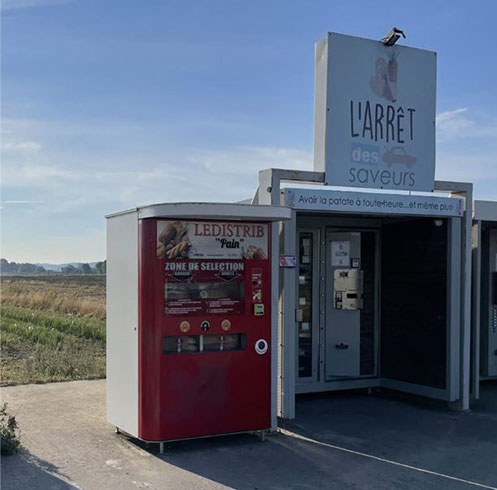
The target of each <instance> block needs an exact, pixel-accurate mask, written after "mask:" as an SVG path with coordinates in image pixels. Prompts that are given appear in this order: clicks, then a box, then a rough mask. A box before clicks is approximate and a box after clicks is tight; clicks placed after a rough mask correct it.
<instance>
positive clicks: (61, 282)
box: [1, 276, 105, 385]
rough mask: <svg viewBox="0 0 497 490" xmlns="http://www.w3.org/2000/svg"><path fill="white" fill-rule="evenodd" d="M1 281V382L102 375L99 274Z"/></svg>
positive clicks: (102, 301) (101, 283)
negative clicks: (96, 275)
mask: <svg viewBox="0 0 497 490" xmlns="http://www.w3.org/2000/svg"><path fill="white" fill-rule="evenodd" d="M2 279H3V280H2V298H1V313H2V316H1V333H2V335H1V384H2V385H7V384H18V383H33V382H47V381H64V380H73V379H91V378H102V377H105V283H104V279H103V278H88V277H84V276H83V277H81V276H75V277H71V278H67V277H55V278H54V277H48V278H40V277H36V278H34V277H33V278H26V277H8V278H2Z"/></svg>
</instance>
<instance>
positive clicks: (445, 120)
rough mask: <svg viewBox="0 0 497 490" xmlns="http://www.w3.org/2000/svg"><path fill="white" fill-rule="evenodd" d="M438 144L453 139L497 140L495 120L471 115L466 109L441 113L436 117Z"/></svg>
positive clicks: (496, 120)
mask: <svg viewBox="0 0 497 490" xmlns="http://www.w3.org/2000/svg"><path fill="white" fill-rule="evenodd" d="M436 123H437V138H438V141H439V142H444V141H450V140H454V139H458V140H459V139H471V138H497V119H495V118H493V119H491V118H490V119H489V118H483V117H481V116H477V115H475V114H473V113H472V112H471V111H470V110H469V108H468V107H461V108H458V109H454V110H452V111H445V112H441V113H440V114H438V115H437V118H436Z"/></svg>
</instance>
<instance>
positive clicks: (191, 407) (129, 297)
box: [107, 205, 272, 442]
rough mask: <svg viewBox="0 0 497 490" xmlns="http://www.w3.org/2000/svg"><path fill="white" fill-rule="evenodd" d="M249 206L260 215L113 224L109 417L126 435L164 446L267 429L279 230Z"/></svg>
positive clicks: (151, 216)
mask: <svg viewBox="0 0 497 490" xmlns="http://www.w3.org/2000/svg"><path fill="white" fill-rule="evenodd" d="M170 206H174V205H170ZM231 206H236V205H231ZM246 207H248V208H254V209H253V210H250V211H251V212H250V213H245V214H249V215H254V214H255V216H253V217H252V218H251V219H249V217H247V218H246V219H238V220H236V221H235V220H232V219H223V218H222V217H219V219H196V218H194V217H191V214H188V217H186V218H184V217H182V216H181V213H179V211H178V209H176V210H175V211H176V214H177V215H180V217H179V218H178V217H171V218H169V217H167V216H165V217H164V216H160V214H161V213H156V212H145V213H144V212H142V213H141V215H142V216H144V217H143V218H142V219H140V212H139V211H138V215H137V216H133V213H132V214H131V215H127V214H119V215H114V216H111V217H110V218H109V220H108V264H107V274H108V339H107V342H108V347H107V349H108V373H107V374H108V377H107V384H108V393H107V412H108V419H109V421H110V422H111V423H113V424H114V425H115V426H116V427H117V429H118V430H119V431H122V432H126V433H128V434H130V435H132V436H134V437H137V438H139V439H142V440H145V441H158V442H160V441H170V440H176V439H184V438H193V437H202V436H210V435H218V434H228V433H235V432H243V431H264V430H266V429H269V428H271V423H272V416H271V414H272V402H271V390H272V380H271V372H272V362H271V347H272V330H271V287H272V285H271V263H272V261H271V223H270V222H268V220H257V213H255V208H257V206H246ZM261 207H262V208H264V207H265V206H261ZM155 211H156V210H155ZM204 211H205V210H204ZM156 214H159V216H156ZM259 214H260V212H259ZM145 216H146V217H145ZM254 218H255V219H254ZM135 227H136V236H135V237H129V236H128V237H127V238H126V237H125V236H123V234H124V235H129V233H130V231H131V230H134V229H135ZM129 238H131V242H132V243H133V244H134V241H135V240H136V245H135V246H134V245H132V246H130V244H129V243H125V242H126V239H129ZM126 247H128V248H129V250H126ZM135 253H136V262H135V259H134V255H135ZM127 255H128V257H126V256H127ZM131 255H132V256H133V257H130V256H131ZM135 265H136V271H135V270H134V267H135ZM134 288H136V291H134ZM135 294H136V296H137V297H136V311H135V309H134V306H133V304H134V302H135V298H134V295H135ZM135 315H136V317H135ZM134 317H135V318H136V322H133V320H132V319H133V318H134ZM130 319H131V321H130ZM134 349H136V354H135V352H134ZM130 366H134V367H135V368H136V369H135V368H133V367H131V368H130ZM135 371H136V372H135Z"/></svg>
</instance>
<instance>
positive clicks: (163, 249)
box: [157, 221, 191, 259]
mask: <svg viewBox="0 0 497 490" xmlns="http://www.w3.org/2000/svg"><path fill="white" fill-rule="evenodd" d="M190 246H191V243H190V239H189V237H188V233H187V229H186V226H185V225H184V224H183V223H182V222H181V221H174V222H169V223H167V224H166V226H165V227H164V229H163V230H162V231H161V232H160V234H159V236H158V238H157V257H158V258H160V259H162V258H164V257H167V258H168V259H177V258H181V257H187V255H188V249H189V248H190Z"/></svg>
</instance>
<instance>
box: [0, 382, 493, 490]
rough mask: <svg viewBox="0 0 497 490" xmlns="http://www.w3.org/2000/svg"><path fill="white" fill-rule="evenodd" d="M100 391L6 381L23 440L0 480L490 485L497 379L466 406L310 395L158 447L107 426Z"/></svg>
mask: <svg viewBox="0 0 497 490" xmlns="http://www.w3.org/2000/svg"><path fill="white" fill-rule="evenodd" d="M104 393H105V381H78V382H70V383H53V384H47V385H26V386H17V387H9V388H4V389H3V390H2V398H3V401H7V402H8V403H9V408H10V411H11V412H12V413H14V414H15V415H16V416H17V419H18V421H19V424H20V427H21V431H22V435H21V438H22V443H23V445H24V447H25V450H24V451H23V452H21V453H20V454H18V455H16V456H10V457H2V468H1V476H2V482H1V488H2V489H5V490H7V489H8V490H17V489H19V490H21V489H22V490H25V489H33V490H36V489H72V488H83V489H95V490H106V489H120V490H121V489H122V490H127V489H136V488H147V489H167V490H175V489H178V490H179V489H181V490H188V489H219V488H234V489H259V490H262V489H275V490H276V489H277V490H280V489H281V490H283V489H299V490H307V489H318V488H319V489H321V488H326V489H339V490H348V489H361V490H362V489H374V490H383V489H405V490H407V489H416V490H418V489H433V490H444V489H456V490H457V489H461V490H464V489H468V490H469V489H473V490H476V489H478V488H497V383H486V384H485V385H484V386H483V389H482V394H481V400H480V401H479V402H478V403H477V404H475V406H474V408H473V410H472V411H471V412H470V413H458V412H453V411H450V410H448V409H447V408H445V407H444V406H442V405H440V404H436V403H430V402H426V400H422V401H421V400H419V399H414V398H408V397H403V396H398V395H395V394H393V393H385V392H375V393H373V395H371V396H369V395H367V394H365V393H363V392H349V393H334V394H327V395H320V396H315V395H314V396H307V397H304V398H300V399H299V401H298V404H297V414H298V416H297V419H296V420H294V421H291V422H287V423H285V424H283V433H281V434H277V435H274V436H271V437H269V438H268V439H267V441H266V442H260V441H259V439H258V438H256V437H255V436H253V435H250V434H247V435H236V436H226V437H218V438H211V439H201V440H196V441H184V442H177V443H171V444H168V445H167V446H166V452H165V454H163V455H159V454H158V450H157V447H155V446H151V447H150V448H145V447H144V446H143V445H142V444H139V443H136V441H130V440H128V439H126V438H125V437H123V436H118V435H116V434H114V431H113V427H111V426H110V425H109V424H107V422H106V421H105V406H104V404H105V396H104Z"/></svg>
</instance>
